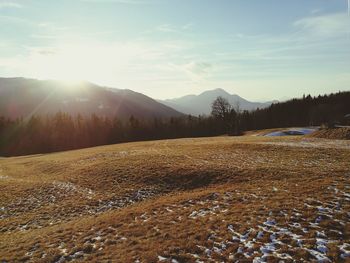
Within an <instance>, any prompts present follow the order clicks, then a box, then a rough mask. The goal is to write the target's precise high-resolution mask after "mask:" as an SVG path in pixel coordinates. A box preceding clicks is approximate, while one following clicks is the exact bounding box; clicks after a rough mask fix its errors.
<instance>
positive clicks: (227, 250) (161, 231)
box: [0, 136, 350, 263]
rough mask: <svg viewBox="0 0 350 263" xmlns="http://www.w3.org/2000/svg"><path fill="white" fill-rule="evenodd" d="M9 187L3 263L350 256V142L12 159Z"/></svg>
mask: <svg viewBox="0 0 350 263" xmlns="http://www.w3.org/2000/svg"><path fill="white" fill-rule="evenodd" d="M0 189H1V190H0V262H172V263H176V262H198V263H199V262H293V261H296V262H303V261H304V262H312V261H319V262H349V260H350V141H338V140H327V139H318V138H310V137H268V138H267V137H260V136H243V137H216V138H200V139H179V140H164V141H152V142H138V143H128V144H119V145H112V146H104V147H96V148H90V149H84V150H77V151H69V152H61V153H54V154H45V155H33V156H23V157H16V158H3V159H0ZM281 260H282V261H281Z"/></svg>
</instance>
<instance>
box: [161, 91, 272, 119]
mask: <svg viewBox="0 0 350 263" xmlns="http://www.w3.org/2000/svg"><path fill="white" fill-rule="evenodd" d="M219 96H221V97H223V98H225V99H227V100H228V101H229V102H230V103H231V104H232V106H233V107H234V108H235V109H236V110H249V111H251V110H255V109H257V108H266V107H268V106H270V105H271V104H272V103H274V102H276V101H268V102H252V101H249V100H246V99H244V98H242V97H241V96H239V95H237V94H230V93H228V92H227V91H226V90H224V89H222V88H217V89H213V90H206V91H204V92H202V93H200V94H198V95H193V94H191V95H186V96H183V97H179V98H174V99H166V100H158V101H159V102H161V103H163V104H165V105H167V106H169V107H172V108H174V109H175V110H178V111H181V112H183V113H185V114H191V115H208V114H210V111H211V104H212V102H213V101H214V100H215V99H216V98H217V97H219Z"/></svg>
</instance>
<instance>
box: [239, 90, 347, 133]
mask: <svg viewBox="0 0 350 263" xmlns="http://www.w3.org/2000/svg"><path fill="white" fill-rule="evenodd" d="M349 113H350V92H338V93H335V94H329V95H323V96H317V97H312V96H310V95H307V96H303V98H300V99H292V100H289V101H286V102H283V103H275V104H272V105H271V106H270V107H268V108H265V109H258V110H255V111H252V112H248V111H243V112H241V113H240V114H239V126H240V128H239V129H240V130H242V131H246V130H259V129H267V128H282V127H300V126H319V125H324V124H325V125H330V126H332V125H334V124H345V123H346V120H345V118H344V116H345V115H346V114H349Z"/></svg>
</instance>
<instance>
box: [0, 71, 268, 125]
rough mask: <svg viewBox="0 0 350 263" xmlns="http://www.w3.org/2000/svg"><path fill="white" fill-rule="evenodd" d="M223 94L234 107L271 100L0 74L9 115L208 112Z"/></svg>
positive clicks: (1, 105) (0, 109) (0, 101)
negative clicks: (169, 94)
mask: <svg viewBox="0 0 350 263" xmlns="http://www.w3.org/2000/svg"><path fill="white" fill-rule="evenodd" d="M219 96H221V97H224V98H226V99H227V100H228V101H229V102H230V103H231V104H232V105H233V107H234V108H235V109H237V108H239V109H240V110H254V109H257V108H265V107H268V106H269V105H271V103H272V102H265V103H261V102H251V101H248V100H246V99H243V98H242V97H240V96H238V95H234V94H233V95H232V94H229V93H228V92H226V91H225V90H223V89H215V90H209V91H205V92H203V93H201V94H199V95H187V96H184V97H181V98H176V99H168V100H158V101H156V100H154V99H152V98H150V97H148V96H146V95H143V94H141V93H138V92H134V91H132V90H127V89H116V88H109V87H102V86H98V85H96V84H93V83H90V82H77V83H66V82H62V81H55V80H36V79H26V78H0V115H1V116H5V117H8V118H11V119H15V118H21V117H23V118H26V117H30V116H31V115H50V114H54V113H56V112H59V111H61V112H66V113H69V114H71V115H77V114H81V115H83V116H84V115H85V116H90V115H91V114H96V115H97V116H102V117H108V118H114V117H117V118H119V119H121V120H125V119H128V118H130V116H134V117H136V118H138V119H151V118H170V117H179V116H182V115H183V114H191V115H194V116H198V115H203V114H204V115H208V114H210V111H211V104H212V102H213V101H214V100H215V99H216V98H217V97H219Z"/></svg>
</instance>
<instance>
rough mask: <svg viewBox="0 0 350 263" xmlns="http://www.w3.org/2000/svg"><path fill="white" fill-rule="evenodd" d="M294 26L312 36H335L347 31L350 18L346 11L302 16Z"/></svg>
mask: <svg viewBox="0 0 350 263" xmlns="http://www.w3.org/2000/svg"><path fill="white" fill-rule="evenodd" d="M294 26H295V27H297V28H298V29H300V30H302V31H303V32H305V33H306V34H311V35H312V36H318V37H335V36H339V35H345V34H346V33H347V31H348V29H349V26H350V20H349V17H348V16H347V14H346V13H335V14H327V15H320V16H310V17H306V18H302V19H299V20H297V21H295V22H294Z"/></svg>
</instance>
